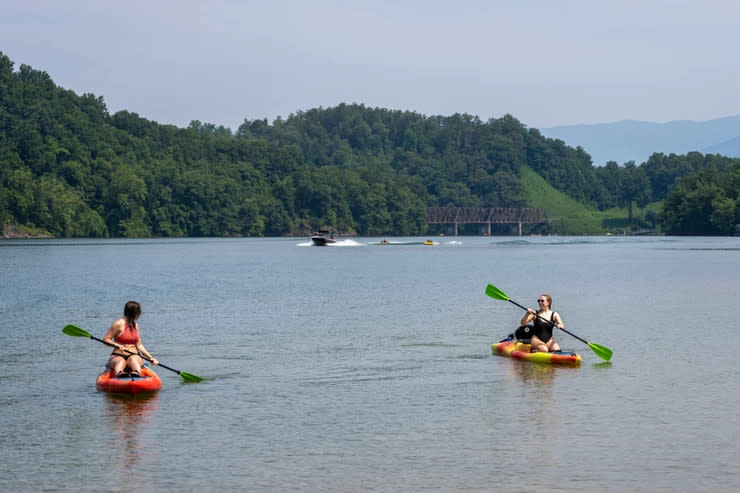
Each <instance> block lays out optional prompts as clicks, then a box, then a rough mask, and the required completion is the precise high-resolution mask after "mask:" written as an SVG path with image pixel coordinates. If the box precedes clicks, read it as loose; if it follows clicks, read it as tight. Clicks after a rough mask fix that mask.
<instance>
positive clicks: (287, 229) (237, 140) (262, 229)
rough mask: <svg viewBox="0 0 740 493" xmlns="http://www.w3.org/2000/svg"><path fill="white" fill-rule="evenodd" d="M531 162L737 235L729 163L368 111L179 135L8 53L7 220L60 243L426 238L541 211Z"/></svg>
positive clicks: (0, 67)
mask: <svg viewBox="0 0 740 493" xmlns="http://www.w3.org/2000/svg"><path fill="white" fill-rule="evenodd" d="M524 165H527V166H529V167H530V168H532V169H533V170H535V171H536V172H537V173H539V174H540V175H541V176H542V177H543V178H544V179H545V180H546V181H547V182H548V183H549V184H550V185H552V186H553V187H554V188H556V189H558V190H560V191H562V192H563V193H565V194H567V195H569V196H570V197H572V198H573V199H575V200H577V201H579V202H581V203H583V204H585V205H587V206H589V207H593V208H595V209H599V210H605V209H608V208H611V207H627V208H628V210H629V211H630V215H631V214H632V204H633V203H634V204H638V205H640V206H643V205H644V204H647V203H648V202H651V201H652V202H656V201H664V203H665V205H666V209H665V211H664V213H663V214H662V215H661V217H660V220H662V221H663V222H664V230H665V231H667V232H671V233H676V234H695V233H700V234H729V233H730V230H731V229H732V230H734V224H735V223H736V222H738V218H740V216H739V215H738V198H737V189H738V187H737V186H736V185H735V187H734V188H733V187H732V186H730V183H735V184H736V183H737V173H738V160H732V159H728V158H725V157H721V156H716V155H701V154H698V153H689V154H687V155H685V156H677V155H668V156H666V155H663V154H654V155H653V156H651V157H650V159H649V160H648V161H647V162H645V163H642V164H641V165H639V166H637V165H635V163H632V162H630V163H624V164H623V165H621V166H620V165H618V164H617V163H614V162H610V163H608V164H607V165H606V166H604V167H594V166H593V165H592V162H591V158H590V156H589V155H588V154H587V153H586V152H585V151H584V150H583V149H582V148H580V147H577V148H572V147H569V146H567V145H565V143H564V142H562V141H560V140H556V139H548V138H545V137H543V136H542V135H541V134H540V132H539V131H538V130H536V129H528V128H527V127H526V126H525V125H523V124H521V123H520V122H519V121H518V120H516V118H514V117H513V116H511V115H506V116H504V117H502V118H499V119H490V120H488V121H485V122H484V121H481V120H480V119H479V118H477V117H474V116H471V115H467V114H455V115H451V116H424V115H420V114H418V113H415V112H409V111H397V110H388V109H382V108H369V107H366V106H364V105H358V104H352V105H347V104H340V105H338V106H336V107H331V108H316V109H311V110H308V111H299V112H296V113H294V114H291V115H290V116H289V117H287V118H286V119H282V118H277V119H276V120H274V121H273V122H272V123H269V122H268V121H267V120H264V119H263V120H253V121H249V120H244V122H243V123H242V124H241V125H240V126H239V128H238V129H237V130H236V131H232V130H231V129H228V128H225V127H223V126H216V125H213V124H209V123H201V122H199V121H193V122H191V124H190V125H189V126H188V127H187V128H178V127H175V126H172V125H162V124H158V123H156V122H153V121H150V120H147V119H145V118H142V117H140V116H139V115H137V114H135V113H132V112H129V111H119V112H117V113H115V114H112V115H111V114H109V112H108V110H107V107H106V105H105V102H104V100H103V98H102V97H96V96H95V95H93V94H83V95H81V96H79V95H76V94H75V93H74V92H72V91H69V90H65V89H63V88H60V87H58V86H56V85H55V84H54V82H53V81H52V79H51V77H50V76H49V75H48V74H47V73H45V72H42V71H38V70H34V69H33V68H31V67H29V66H27V65H21V66H20V67H19V69H18V70H17V71H14V64H13V62H12V61H11V60H10V59H9V58H8V57H7V56H5V55H3V54H2V53H0V225H2V224H14V225H21V226H25V227H28V228H34V229H38V230H41V231H45V232H48V233H49V234H52V235H54V236H56V237H143V236H231V235H249V236H262V235H301V234H306V233H307V232H310V231H311V230H315V229H319V228H321V227H323V226H330V227H332V228H336V229H337V230H339V231H343V232H348V233H356V234H360V235H365V236H371V235H418V234H423V233H424V232H425V231H426V228H427V226H426V221H425V217H426V208H427V207H428V206H466V207H475V206H479V207H522V206H525V205H526V203H527V197H526V196H525V195H524V194H523V187H522V182H521V180H520V177H519V170H520V169H521V167H522V166H524ZM710 183H711V184H710ZM699 184H700V185H699ZM712 184H713V185H712ZM723 184H725V185H724V186H723ZM706 187H710V189H711V192H712V193H715V196H714V197H715V198H713V199H712V200H711V201H709V203H708V205H707V204H706V203H701V204H700V199H699V198H698V196H699V195H700V196H702V197H703V196H705V195H706V194H707V193H709V192H708V191H707V190H705V188H706ZM712 187H713V188H712ZM697 188H701V189H702V190H701V191H698V190H697ZM720 191H721V193H723V194H724V195H722V198H721V199H717V198H716V197H717V195H716V193H719V192H720ZM700 205H701V210H702V213H696V208H698V207H699V206H700ZM705 223H706V224H705ZM707 224H708V225H709V226H707ZM730 225H732V228H731V227H730Z"/></svg>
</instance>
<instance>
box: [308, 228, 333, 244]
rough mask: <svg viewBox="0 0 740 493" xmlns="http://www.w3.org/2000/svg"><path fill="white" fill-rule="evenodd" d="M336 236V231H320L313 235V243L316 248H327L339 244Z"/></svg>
mask: <svg viewBox="0 0 740 493" xmlns="http://www.w3.org/2000/svg"><path fill="white" fill-rule="evenodd" d="M336 235H337V233H336V231H334V232H331V231H329V230H328V229H320V230H318V231H316V232H315V233H314V234H312V235H311V241H313V244H314V245H316V246H326V245H329V244H331V243H336V242H337V240H336V238H335V236H336Z"/></svg>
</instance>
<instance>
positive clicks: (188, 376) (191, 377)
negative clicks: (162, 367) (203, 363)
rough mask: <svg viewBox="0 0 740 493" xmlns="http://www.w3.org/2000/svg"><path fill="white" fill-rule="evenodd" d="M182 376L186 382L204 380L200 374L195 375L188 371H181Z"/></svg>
mask: <svg viewBox="0 0 740 493" xmlns="http://www.w3.org/2000/svg"><path fill="white" fill-rule="evenodd" d="M180 376H181V377H182V379H183V380H185V381H186V382H202V381H203V377H199V376H198V375H193V374H192V373H188V372H186V371H181V372H180Z"/></svg>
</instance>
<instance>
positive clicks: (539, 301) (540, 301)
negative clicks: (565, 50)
mask: <svg viewBox="0 0 740 493" xmlns="http://www.w3.org/2000/svg"><path fill="white" fill-rule="evenodd" d="M546 301H547V300H537V303H544V302H546Z"/></svg>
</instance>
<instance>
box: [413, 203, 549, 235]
mask: <svg viewBox="0 0 740 493" xmlns="http://www.w3.org/2000/svg"><path fill="white" fill-rule="evenodd" d="M549 222H550V220H549V219H547V217H546V216H545V209H539V208H538V209H534V208H521V209H520V208H515V207H428V208H427V224H444V225H446V227H445V234H447V235H449V236H457V225H458V224H480V225H481V232H482V234H487V235H488V236H491V224H516V225H517V226H518V231H519V236H521V235H522V224H534V223H549Z"/></svg>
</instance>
